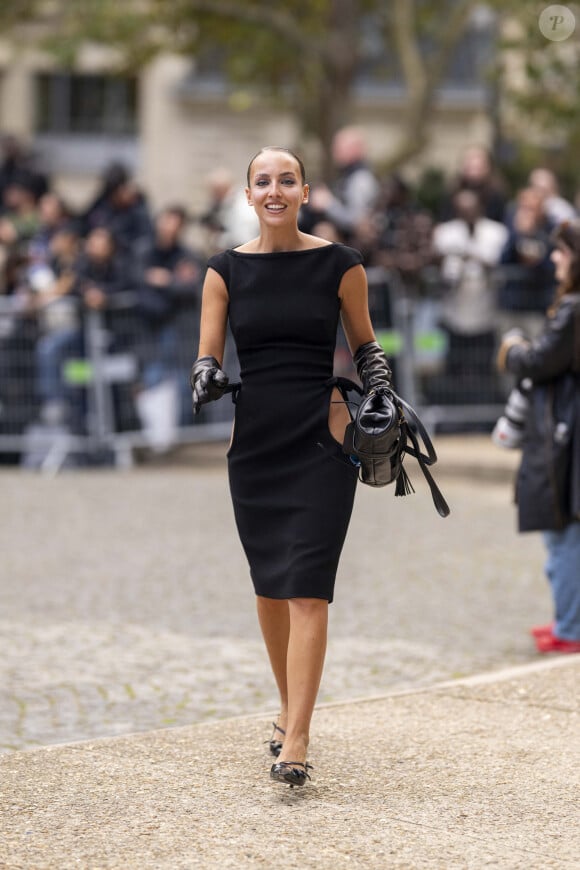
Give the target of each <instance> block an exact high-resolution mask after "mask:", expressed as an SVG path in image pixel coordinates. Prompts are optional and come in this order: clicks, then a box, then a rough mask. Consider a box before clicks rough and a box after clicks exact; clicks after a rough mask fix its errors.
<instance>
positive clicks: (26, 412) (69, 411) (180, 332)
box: [0, 293, 238, 471]
mask: <svg viewBox="0 0 580 870" xmlns="http://www.w3.org/2000/svg"><path fill="white" fill-rule="evenodd" d="M136 303H137V297H136V294H134V293H123V294H118V295H117V296H116V297H114V298H113V299H112V300H111V302H110V305H109V307H108V308H107V309H106V310H104V311H98V310H90V309H82V308H80V306H79V307H78V308H77V312H76V315H77V318H76V319H77V332H78V335H77V336H76V339H77V340H73V342H72V344H73V345H75V344H76V346H75V347H73V350H72V351H71V352H69V353H67V354H66V355H65V356H64V357H63V359H62V360H61V363H60V365H59V367H58V368H59V371H58V377H59V382H60V393H61V394H62V395H60V397H59V399H58V400H55V399H48V400H47V398H46V396H43V394H42V393H43V389H42V380H43V372H42V367H43V365H45V363H46V360H45V358H44V357H43V356H42V347H43V340H46V338H47V333H46V332H44V331H43V325H42V317H37V316H35V315H33V314H31V313H30V312H27V311H26V310H23V309H22V308H21V307H20V306H19V305H18V301H17V300H16V299H15V298H7V299H0V455H4V458H5V460H6V458H8V459H9V460H10V461H12V462H19V463H20V465H22V466H24V467H28V468H35V469H41V470H43V471H58V470H59V469H61V468H63V467H79V466H86V465H95V464H97V465H98V464H109V465H111V464H113V465H115V466H117V467H120V468H121V467H128V466H130V465H132V463H133V460H134V451H135V449H136V448H150V449H152V450H153V451H154V452H159V453H161V452H164V451H165V450H167V449H169V448H171V447H172V446H174V445H176V444H183V443H194V442H198V441H207V440H222V439H226V438H227V437H228V436H229V432H230V429H231V420H232V419H233V407H232V405H231V402H226V401H224V402H220V403H212V405H211V406H207V407H204V408H203V409H202V411H201V413H200V414H199V416H198V417H195V418H194V416H193V412H192V406H191V390H190V388H189V372H190V368H191V363H192V361H193V357H194V354H195V351H196V349H197V340H198V328H199V327H198V322H199V311H198V310H197V309H196V308H184V309H182V311H181V312H180V314H179V317H178V318H176V320H175V323H174V324H173V325H172V326H169V327H167V326H166V327H165V328H159V327H152V326H151V325H150V324H148V323H147V321H146V320H145V319H144V318H143V317H142V316H141V314H140V312H139V308H138V306H137V304H136ZM68 326H69V327H70V323H69V324H68ZM73 331H74V330H73ZM57 332H58V328H57V329H54V328H53V331H52V336H54V335H55V334H56V333H57ZM48 337H49V338H50V335H48ZM44 344H46V341H44ZM225 363H226V365H227V366H229V370H230V371H231V372H232V374H233V375H234V376H236V375H237V373H238V369H237V360H236V358H235V352H234V350H233V342H232V339H231V337H230V336H228V340H227V342H226V360H225ZM145 400H147V402H146V401H145ZM155 416H156V417H157V422H156V423H155V420H153V424H151V420H152V418H155ZM168 417H169V418H171V419H169V420H168ZM168 424H170V425H168ZM155 425H156V426H157V431H155Z"/></svg>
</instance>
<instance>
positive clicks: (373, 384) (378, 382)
mask: <svg viewBox="0 0 580 870" xmlns="http://www.w3.org/2000/svg"><path fill="white" fill-rule="evenodd" d="M352 360H353V362H354V364H355V366H356V371H357V374H358V376H359V378H360V380H361V383H362V385H363V390H364V393H365V395H366V396H368V394H369V393H370V392H371V390H376V389H378V388H379V387H388V389H390V390H392V389H393V384H392V383H391V378H392V376H393V373H392V371H391V367H390V366H389V361H388V360H387V357H386V354H385V352H384V350H383V349H382V347H381V346H380V344H379V343H378V341H367V342H366V344H361V346H360V347H359V348H358V350H357V351H356V353H355V355H354V356H353V358H352Z"/></svg>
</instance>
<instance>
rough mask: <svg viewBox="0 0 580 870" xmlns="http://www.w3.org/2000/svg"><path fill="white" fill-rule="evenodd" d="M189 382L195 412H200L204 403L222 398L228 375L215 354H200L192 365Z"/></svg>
mask: <svg viewBox="0 0 580 870" xmlns="http://www.w3.org/2000/svg"><path fill="white" fill-rule="evenodd" d="M189 383H190V384H191V389H192V397H191V399H192V402H193V413H194V414H199V410H200V408H201V406H202V405H205V404H206V403H207V402H213V401H215V400H216V399H221V397H222V396H223V394H224V389H225V388H226V386H227V384H228V376H227V375H226V373H225V372H224V371H222V369H221V368H220V364H219V362H218V361H217V359H216V358H215V357H214V356H200V357H199V359H196V361H195V362H194V364H193V366H192V369H191V376H190V378H189Z"/></svg>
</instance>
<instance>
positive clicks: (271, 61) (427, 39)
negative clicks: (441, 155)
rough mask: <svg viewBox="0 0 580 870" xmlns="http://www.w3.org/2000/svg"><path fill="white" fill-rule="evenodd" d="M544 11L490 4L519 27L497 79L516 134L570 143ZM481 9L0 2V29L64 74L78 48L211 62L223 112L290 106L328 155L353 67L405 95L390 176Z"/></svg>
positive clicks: (571, 92) (347, 108)
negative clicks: (518, 124)
mask: <svg viewBox="0 0 580 870" xmlns="http://www.w3.org/2000/svg"><path fill="white" fill-rule="evenodd" d="M544 6H545V4H541V3H540V4H538V3H537V2H536V0H490V2H489V3H488V4H487V7H486V8H487V9H488V10H489V9H492V11H493V13H494V14H495V15H496V22H497V28H496V29H497V30H498V32H500V31H502V28H503V24H502V22H503V21H506V20H510V19H512V20H516V21H517V22H518V23H519V28H520V30H519V35H517V36H515V37H512V38H511V39H510V40H509V41H508V42H506V43H505V45H504V49H510V48H511V49H512V50H516V51H517V52H519V53H520V56H521V57H523V58H524V61H525V63H524V70H525V75H524V76H523V81H524V87H521V88H520V89H519V91H518V90H517V89H514V88H513V87H512V85H511V81H510V78H509V75H507V74H504V75H502V71H501V66H500V71H499V74H498V76H497V79H496V81H497V83H498V87H499V89H500V91H501V94H502V100H503V103H504V105H508V106H510V107H512V106H513V107H516V108H517V112H518V113H519V115H517V117H519V118H521V119H523V122H524V124H525V123H529V122H532V123H533V124H535V125H536V126H537V129H538V130H542V129H550V126H551V127H552V130H554V129H555V128H557V130H558V131H559V133H560V138H561V139H567V138H570V137H571V138H572V139H574V135H575V134H574V131H575V130H577V129H578V128H580V118H579V111H580V109H579V106H580V99H579V98H580V93H579V90H580V84H579V82H580V77H578V76H577V75H575V74H571V71H572V68H573V67H571V64H572V65H574V64H575V65H576V68H577V61H578V58H577V49H578V39H577V38H576V40H575V41H569V43H568V44H566V45H567V46H568V47H567V48H566V47H565V46H564V47H563V45H562V44H561V43H549V42H548V40H546V39H545V37H543V36H542V34H541V33H540V30H539V27H538V16H539V14H540V12H541V11H542V9H543V8H544ZM481 7H482V4H481V3H478V2H477V0H437V2H435V0H389V2H385V0H284V2H283V3H273V2H272V0H171V2H168V0H17V2H13V3H6V4H2V6H1V7H0V24H1V25H2V26H3V29H4V30H5V31H6V30H7V29H10V28H12V29H16V31H19V32H20V33H23V32H30V33H33V34H34V36H35V38H36V39H39V38H40V39H41V40H42V41H43V44H44V45H47V46H49V47H50V49H51V51H53V52H55V53H56V55H57V56H58V58H59V60H60V62H61V63H63V64H73V63H74V60H75V57H76V55H77V52H78V50H79V48H80V46H81V45H82V44H83V43H86V42H93V43H102V44H105V45H107V46H110V47H113V48H117V49H119V53H118V54H119V57H120V58H122V59H123V61H122V62H123V65H124V67H125V69H126V68H128V67H129V68H133V69H137V68H139V67H142V66H143V65H144V64H146V63H147V62H148V61H149V60H150V59H151V58H152V57H154V56H155V55H156V54H158V53H159V52H163V51H171V52H177V53H180V54H183V55H185V56H190V57H191V58H192V60H194V59H196V58H197V60H198V62H199V63H201V64H203V63H204V62H208V61H210V60H213V61H214V62H215V63H219V64H220V65H221V68H222V69H223V71H224V73H225V75H226V78H227V81H228V82H229V86H230V88H231V91H232V94H233V99H232V100H231V105H232V106H238V107H240V108H242V107H247V106H248V105H251V104H252V103H255V102H257V101H260V102H262V103H265V104H266V105H274V106H283V107H286V108H289V109H290V110H291V111H292V112H293V113H294V115H295V117H296V118H297V119H298V120H299V123H300V126H301V129H302V131H303V132H304V133H306V134H308V135H311V136H313V137H314V138H315V139H317V140H318V141H319V142H320V144H321V146H322V149H323V151H324V152H326V153H328V149H329V144H330V141H331V138H332V135H333V133H334V132H335V130H336V129H337V128H338V127H339V126H341V125H342V124H345V123H349V122H351V121H352V120H353V117H354V104H355V95H356V85H357V75H358V74H359V71H360V69H361V67H364V66H365V65H366V66H367V67H368V66H369V65H372V67H373V71H374V75H375V76H376V77H378V78H380V77H382V79H383V81H389V80H390V81H392V80H393V77H394V76H396V77H397V80H398V81H399V82H400V83H401V85H402V89H403V91H404V94H405V98H404V100H403V101H402V103H401V108H400V121H399V125H398V127H399V137H398V140H396V141H394V142H393V143H392V144H391V146H390V147H391V150H390V151H389V152H388V153H386V154H385V159H384V165H385V166H391V167H393V166H397V165H399V164H401V163H404V162H405V161H407V160H408V159H409V158H411V157H413V156H415V155H417V154H419V153H420V152H421V151H422V150H423V148H424V147H425V145H426V144H427V142H428V136H429V121H430V118H431V115H432V112H433V107H434V104H435V99H436V95H437V92H438V89H439V87H440V85H441V82H442V81H443V80H444V78H445V75H446V73H447V71H448V69H449V66H450V63H451V61H452V59H453V56H454V53H455V51H456V49H457V46H458V45H459V43H460V42H461V40H462V39H463V37H464V36H465V34H466V32H467V29H468V27H469V25H470V21H471V19H472V16H473V14H474V13H477V12H481ZM572 8H574V9H575V8H576V7H575V6H574V7H572ZM577 20H578V22H579V28H580V15H578V18H577ZM27 28H28V31H27ZM572 49H573V50H572ZM498 56H499V55H498ZM492 61H493V58H490V66H491V63H492ZM379 111H380V109H379Z"/></svg>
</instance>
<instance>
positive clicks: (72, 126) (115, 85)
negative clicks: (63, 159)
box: [36, 73, 137, 136]
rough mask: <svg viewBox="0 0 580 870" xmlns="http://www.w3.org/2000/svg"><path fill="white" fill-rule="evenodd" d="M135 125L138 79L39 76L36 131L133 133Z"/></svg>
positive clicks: (59, 74)
mask: <svg viewBox="0 0 580 870" xmlns="http://www.w3.org/2000/svg"><path fill="white" fill-rule="evenodd" d="M136 126H137V81H136V79H135V78H133V77H129V76H111V75H92V74H91V75H87V74H84V73H83V74H80V73H42V74H40V75H38V76H37V79H36V131H37V133H57V134H63V133H65V134H66V133H79V134H105V135H109V136H131V135H134V134H135V132H136Z"/></svg>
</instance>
